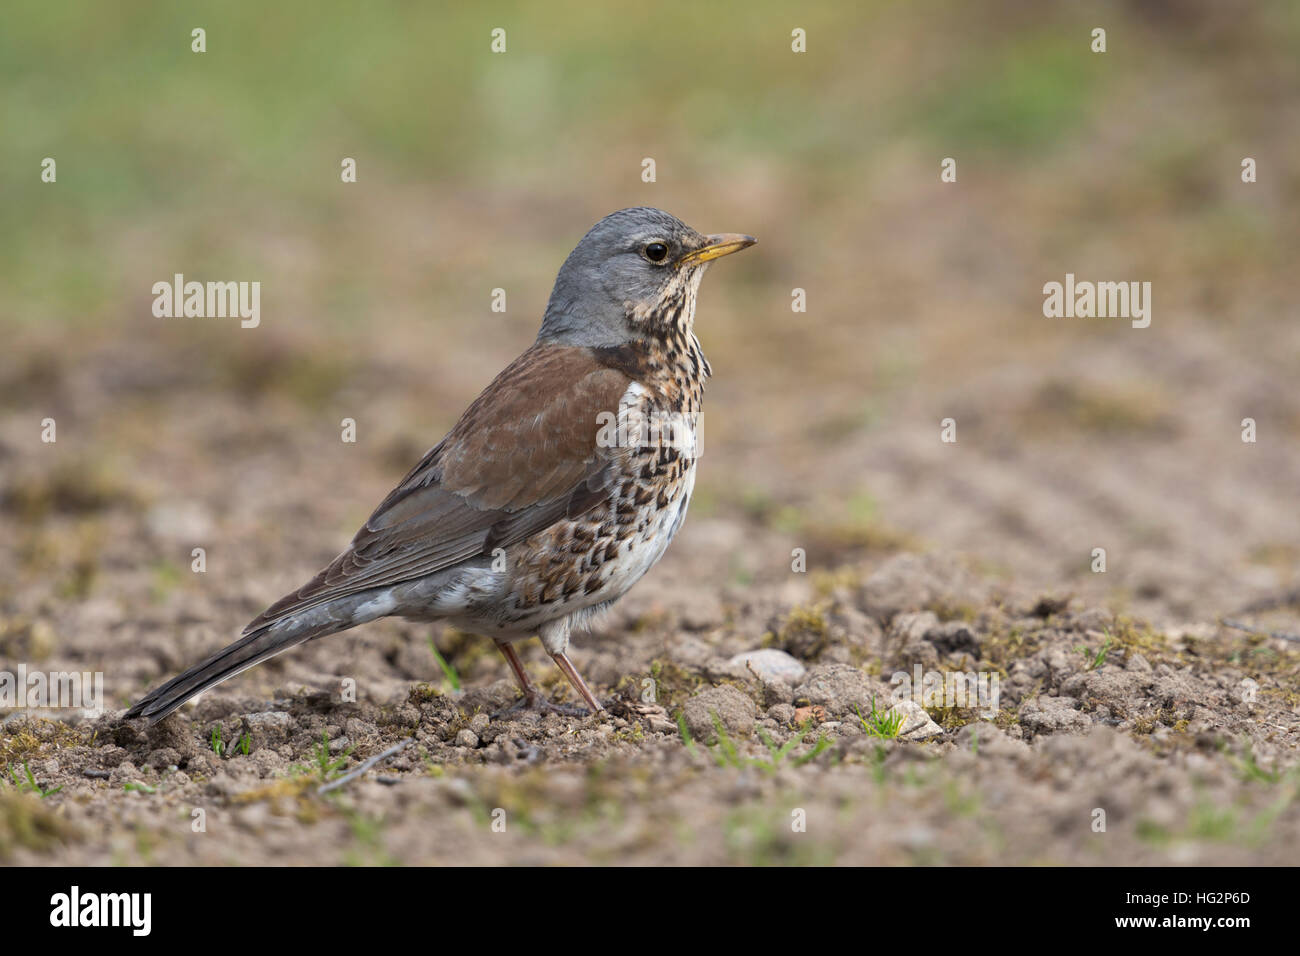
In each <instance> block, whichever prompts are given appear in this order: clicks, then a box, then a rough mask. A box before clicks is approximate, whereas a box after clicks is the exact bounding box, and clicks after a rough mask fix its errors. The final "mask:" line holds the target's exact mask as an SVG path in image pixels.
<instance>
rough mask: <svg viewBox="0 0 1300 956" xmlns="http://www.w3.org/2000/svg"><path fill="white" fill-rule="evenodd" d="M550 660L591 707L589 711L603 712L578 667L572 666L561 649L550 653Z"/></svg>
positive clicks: (594, 712)
mask: <svg viewBox="0 0 1300 956" xmlns="http://www.w3.org/2000/svg"><path fill="white" fill-rule="evenodd" d="M551 660H553V661H555V666H556V667H558V668H559V669H560V671H561V672H562V673H563V674H564V676H565V677H567V678H568V679H569V683H570V684H572V685H573V689H574V690H576V691H577V692H578V694H579V695H580V696H581V697H582V699H583V700H585V701H586V702H587V706H588V707H590V708H591V712H592V713H593V714H599V713H603V712H604V710H605V708H604V707H602V706H600V701H598V700H596V695H595V694H593V693H592V692H591V690H590V689H589V688H588V687H587V683H586V681H584V680H583V679H582V675H581V674H579V673H578V669H577V668H576V667H574V666H573V662H572V661H570V660H569V656H568V655H567V654H565V653H564V652H563V651H559V652H558V653H555V654H552V655H551Z"/></svg>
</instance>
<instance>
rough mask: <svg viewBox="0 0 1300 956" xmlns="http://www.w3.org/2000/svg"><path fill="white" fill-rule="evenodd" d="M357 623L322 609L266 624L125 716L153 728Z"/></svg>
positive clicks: (151, 694) (158, 690)
mask: <svg viewBox="0 0 1300 956" xmlns="http://www.w3.org/2000/svg"><path fill="white" fill-rule="evenodd" d="M360 623H362V622H361V620H359V619H357V618H355V617H351V616H347V615H344V616H340V615H338V614H337V613H334V614H331V613H329V612H328V611H326V610H324V609H322V610H318V611H317V613H309V614H304V615H297V616H294V617H291V618H288V619H286V620H281V621H275V622H272V623H269V624H266V625H264V626H262V627H259V628H258V629H257V630H255V631H253V632H252V633H250V634H246V635H244V636H243V637H241V638H240V639H239V640H237V641H235V642H234V643H233V644H230V645H228V646H226V647H223V648H222V649H221V650H219V651H217V652H216V653H215V654H213V655H212V656H211V657H209V658H208V659H207V660H205V661H203V662H202V663H200V664H196V665H194V666H193V667H191V668H190V669H189V670H187V671H185V672H184V673H182V674H180V675H178V676H176V677H173V678H172V679H171V680H169V681H168V682H167V683H165V684H163V685H162V686H160V687H156V688H154V689H153V690H151V691H150V692H149V693H148V694H146V695H145V696H144V697H143V698H141V699H140V700H139V701H137V702H136V704H135V706H134V707H132V708H131V709H130V710H128V711H127V712H126V714H125V716H126V718H132V717H148V718H149V722H150V723H151V724H156V723H157V722H158V721H160V720H162V719H163V718H164V717H166V716H167V715H168V714H170V713H171V712H172V711H173V710H175V709H176V708H177V707H179V706H181V704H183V703H185V702H186V701H187V700H189V699H190V698H191V697H193V696H195V695H196V694H201V693H202V692H203V691H205V690H208V689H209V688H211V687H215V686H216V685H217V684H220V683H221V682H222V681H224V680H229V679H230V678H231V677H234V676H235V675H236V674H239V673H242V672H243V671H246V670H248V668H250V667H252V666H253V665H254V664H260V663H261V662H262V661H264V660H266V659H267V658H269V657H274V656H275V655H276V654H279V653H281V652H282V651H287V650H288V649H289V648H291V647H296V646H297V645H299V644H302V643H303V642H305V641H310V640H312V639H313V638H317V637H324V636H325V635H326V634H333V633H334V632H335V631H342V630H346V629H347V628H350V627H352V626H354V625H356V624H360Z"/></svg>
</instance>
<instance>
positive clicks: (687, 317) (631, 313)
mask: <svg viewBox="0 0 1300 956" xmlns="http://www.w3.org/2000/svg"><path fill="white" fill-rule="evenodd" d="M755 241H756V240H755V239H754V238H753V237H751V236H742V235H739V234H736V233H725V234H721V235H714V236H705V235H701V234H700V233H698V232H696V231H695V230H694V229H692V228H691V227H690V226H688V225H686V223H684V222H682V221H681V220H680V219H678V218H676V217H675V216H670V215H669V214H668V213H666V212H664V211H663V210H661V209H651V208H650V207H648V206H637V207H635V208H632V209H620V210H619V211H618V212H615V213H610V214H609V215H608V216H606V217H605V218H604V219H602V220H601V221H600V222H598V223H596V225H594V226H592V227H591V231H590V232H588V233H587V234H586V235H585V236H583V237H582V241H581V242H579V243H578V245H577V248H575V249H574V250H573V252H571V253H569V258H567V259H566V260H564V265H563V266H561V267H560V274H559V275H558V276H557V277H556V279H555V288H554V290H553V291H552V292H551V300H550V302H549V303H547V306H546V316H545V318H544V319H543V320H542V330H541V333H540V334H539V335H538V341H539V342H555V343H559V344H565V345H588V346H608V345H621V344H622V343H624V342H628V341H632V340H634V339H642V338H649V337H664V336H668V335H673V334H689V333H690V331H691V327H692V324H693V323H694V321H695V294H696V292H697V291H698V290H699V287H700V279H701V278H702V277H703V275H704V271H705V269H707V268H708V264H709V262H710V261H712V260H713V259H716V258H718V257H719V256H725V255H727V254H729V253H732V252H737V251H739V250H741V249H744V248H746V247H747V246H752V245H753V244H754V242H755Z"/></svg>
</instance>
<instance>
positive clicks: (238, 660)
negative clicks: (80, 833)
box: [126, 207, 755, 722]
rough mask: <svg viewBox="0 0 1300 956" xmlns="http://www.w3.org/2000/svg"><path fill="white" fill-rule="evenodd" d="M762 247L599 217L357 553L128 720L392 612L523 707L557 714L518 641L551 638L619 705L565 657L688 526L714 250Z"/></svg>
mask: <svg viewBox="0 0 1300 956" xmlns="http://www.w3.org/2000/svg"><path fill="white" fill-rule="evenodd" d="M754 242H755V240H754V239H753V238H752V237H750V236H742V235H736V234H731V233H727V234H723V235H715V236H704V235H700V234H699V233H698V232H696V231H695V230H694V229H692V228H690V227H689V226H687V225H686V224H685V223H683V222H681V221H679V220H678V219H676V218H674V217H673V216H670V215H669V214H668V213H666V212H662V211H660V210H658V209H650V208H644V207H642V208H635V209H623V210H620V211H619V212H616V213H612V214H611V215H608V216H606V217H605V218H604V219H602V220H601V221H600V222H598V223H596V225H595V226H593V227H592V229H591V231H590V232H588V233H587V234H586V236H584V237H583V239H582V241H581V242H579V243H578V245H577V248H575V249H574V250H573V252H572V253H570V254H569V257H568V259H566V260H565V262H564V265H563V266H562V267H561V268H560V273H559V275H558V276H557V277H556V280H555V288H554V290H553V291H552V292H551V298H550V302H549V303H548V304H547V306H546V314H545V316H544V317H543V319H542V328H541V332H540V333H539V334H538V336H537V341H536V342H534V343H533V345H532V346H531V347H530V348H529V349H528V350H527V351H525V352H524V353H523V354H522V355H520V356H519V358H517V359H515V361H514V362H512V363H511V364H510V365H509V366H508V367H507V368H506V369H505V371H503V372H502V373H501V374H500V375H498V376H497V377H496V379H495V380H494V381H493V382H492V384H491V385H489V386H488V387H487V388H486V389H485V390H484V391H483V393H482V394H481V395H479V397H478V398H477V399H475V401H474V403H473V404H472V405H470V407H469V409H468V410H467V411H466V412H465V414H464V415H462V416H461V418H460V421H458V422H457V423H456V426H455V427H454V428H452V430H451V431H450V432H449V433H448V434H447V436H446V437H445V438H443V440H442V441H440V442H438V444H437V445H435V446H434V447H433V449H432V450H431V451H429V453H428V454H426V455H425V456H424V458H423V459H421V461H420V463H419V464H417V465H416V466H415V467H414V468H413V469H411V471H410V473H409V474H408V475H407V476H406V477H405V478H403V479H402V481H401V483H400V484H399V485H398V486H397V487H396V488H394V489H393V491H392V492H390V493H389V495H388V497H387V498H385V499H384V501H383V503H381V504H380V505H379V507H378V508H377V509H375V513H374V514H372V515H371V516H370V518H369V519H368V520H367V521H366V523H365V525H364V526H363V527H362V528H361V530H360V531H358V532H357V534H356V537H354V538H353V539H352V543H351V544H350V545H349V546H348V548H347V550H346V551H344V552H343V553H342V554H340V555H339V556H338V557H337V558H335V559H334V561H333V562H332V563H331V564H330V565H329V567H327V568H325V570H323V571H321V572H320V573H319V574H317V575H316V576H315V577H314V578H312V579H311V580H310V581H308V582H307V583H306V584H304V585H303V586H302V587H300V588H299V589H298V590H297V591H294V592H293V593H292V594H288V595H286V596H285V597H283V598H281V599H280V600H279V601H276V602H275V603H274V604H272V605H271V606H270V607H269V608H267V609H266V610H265V611H263V612H262V613H261V614H260V615H259V616H258V617H257V618H256V619H254V620H253V621H252V622H251V623H250V624H249V625H248V627H246V628H244V632H243V636H242V637H241V638H240V639H239V640H238V641H236V642H235V643H233V644H231V645H230V646H228V647H226V648H224V649H222V650H220V651H218V652H217V653H216V654H214V655H212V656H211V657H209V658H208V659H207V660H205V661H203V662H202V663H201V664H198V665H196V666H194V667H192V668H190V669H189V670H187V671H185V673H183V674H181V675H180V676H179V677H176V678H174V679H172V680H170V681H168V682H167V683H166V684H163V685H162V686H161V687H158V688H157V689H155V690H153V691H151V692H150V693H149V694H148V695H146V696H145V697H144V699H142V700H141V701H140V702H139V703H137V704H136V705H135V706H134V707H132V708H131V709H130V710H128V711H127V713H126V716H127V717H148V718H149V719H150V720H151V721H154V722H156V721H158V720H161V719H162V718H163V717H166V716H167V715H168V714H170V713H171V712H172V711H173V710H175V709H176V708H177V707H179V706H180V705H181V704H183V703H184V702H185V701H187V700H189V699H190V698H191V697H193V696H194V695H195V694H198V693H201V692H202V691H204V690H207V689H208V688H210V687H212V686H214V685H215V684H219V683H221V682H222V681H224V680H226V679H228V678H230V677H233V676H235V675H236V674H238V673H240V672H241V671H243V670H245V669H247V668H249V667H252V666H253V665H254V664H257V663H260V662H261V661H264V660H266V659H267V658H269V657H272V656H274V655H276V654H279V653H280V652H281V651H284V650H287V649H289V648H290V647H293V646H295V645H297V644H301V643H303V642H304V641H310V640H313V639H315V638H318V637H323V636H325V635H326V634H332V633H334V632H335V631H343V630H346V629H348V628H351V627H355V626H356V625H358V624H364V623H366V622H367V621H373V620H375V619H376V618H380V617H386V616H389V615H396V616H399V617H404V618H409V619H414V620H420V621H429V620H444V621H448V622H450V623H452V624H454V625H455V626H457V627H459V628H461V629H463V630H466V631H471V632H473V633H477V634H482V635H485V636H488V637H491V638H492V639H493V640H494V641H495V642H496V645H497V647H498V648H500V650H501V653H502V654H504V655H505V658H506V661H507V662H508V663H509V665H510V669H511V671H512V672H513V674H514V677H515V680H516V681H517V682H518V683H519V687H520V689H521V690H522V691H523V695H524V696H523V701H522V702H521V703H523V704H524V705H527V706H535V707H546V706H548V705H549V702H548V701H546V700H545V698H543V697H542V695H541V693H540V692H539V691H538V689H537V688H536V686H534V684H533V683H532V681H530V680H529V679H528V675H527V673H526V672H525V671H524V668H523V665H522V664H521V663H520V660H519V656H518V655H517V654H516V653H515V650H514V647H513V646H512V642H514V641H517V640H520V639H522V638H525V637H528V636H530V635H532V634H538V635H539V636H540V637H541V640H542V645H543V646H544V647H545V648H546V652H547V653H548V654H550V655H551V658H552V659H553V660H554V661H555V663H556V664H557V665H558V666H559V668H560V670H561V671H562V672H563V673H564V676H565V677H567V678H568V679H569V682H570V683H571V684H572V685H573V687H574V689H575V690H576V691H577V692H578V695H579V696H580V697H581V698H582V699H583V700H584V701H585V702H586V704H587V706H588V707H589V708H590V709H591V710H592V711H593V712H595V711H599V710H602V709H603V708H602V707H601V705H600V703H599V701H597V700H596V697H595V696H594V695H593V694H592V693H591V691H590V690H589V689H588V688H587V685H586V684H585V683H584V682H583V680H582V678H581V677H580V676H579V674H578V672H577V670H575V669H574V666H573V664H572V663H571V662H570V661H569V658H568V656H567V654H566V651H567V650H568V646H569V632H570V630H571V629H572V628H573V627H574V626H575V625H581V624H583V623H585V622H587V621H588V620H589V619H590V618H591V617H592V616H593V614H595V613H596V612H598V611H600V610H601V609H603V608H606V607H608V606H609V605H610V604H612V603H613V602H614V601H616V600H617V599H618V598H620V597H621V596H622V595H623V594H625V593H626V592H627V590H628V589H629V588H631V587H632V585H633V584H635V583H636V582H637V581H638V580H639V579H640V578H641V576H642V575H643V574H645V573H646V572H647V571H648V570H649V569H650V568H651V567H652V566H653V565H654V563H655V562H656V561H658V560H659V559H660V557H662V556H663V553H664V551H665V549H666V548H667V547H668V543H669V542H670V541H671V540H672V538H673V535H675V534H676V533H677V529H678V528H680V527H681V525H682V519H683V518H685V516H686V506H687V504H688V503H689V501H690V497H691V489H692V487H693V486H694V484H695V459H696V457H697V450H698V444H697V437H696V435H697V431H696V429H697V426H698V415H699V411H700V401H701V398H702V396H703V392H704V381H705V379H707V378H708V376H709V374H710V370H709V363H708V362H707V361H705V358H704V354H703V352H701V350H700V343H699V339H697V338H696V336H695V332H694V322H695V299H696V294H697V292H698V291H699V287H700V279H701V278H703V276H704V272H705V270H706V269H707V268H708V264H709V263H710V262H711V261H712V260H714V259H717V258H718V257H719V256H725V255H729V254H730V253H733V252H736V251H738V250H740V249H744V248H746V247H747V246H751V245H753V244H754ZM549 706H554V705H549Z"/></svg>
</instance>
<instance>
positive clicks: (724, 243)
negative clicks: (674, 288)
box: [677, 232, 758, 266]
mask: <svg viewBox="0 0 1300 956" xmlns="http://www.w3.org/2000/svg"><path fill="white" fill-rule="evenodd" d="M708 240H709V242H708V245H705V246H701V247H700V248H698V249H695V250H693V251H691V252H688V253H686V255H684V256H682V257H681V258H680V259H678V260H677V264H678V265H679V266H685V265H697V264H698V263H701V262H709V261H710V260H712V259H719V258H721V257H722V256H729V255H731V254H732V253H733V252H739V251H740V250H741V249H748V248H749V247H750V246H752V245H753V244H754V243H756V242H758V240H757V239H755V238H754V237H753V236H744V235H741V234H740V233H738V232H723V233H719V234H718V235H716V236H709V237H708Z"/></svg>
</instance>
